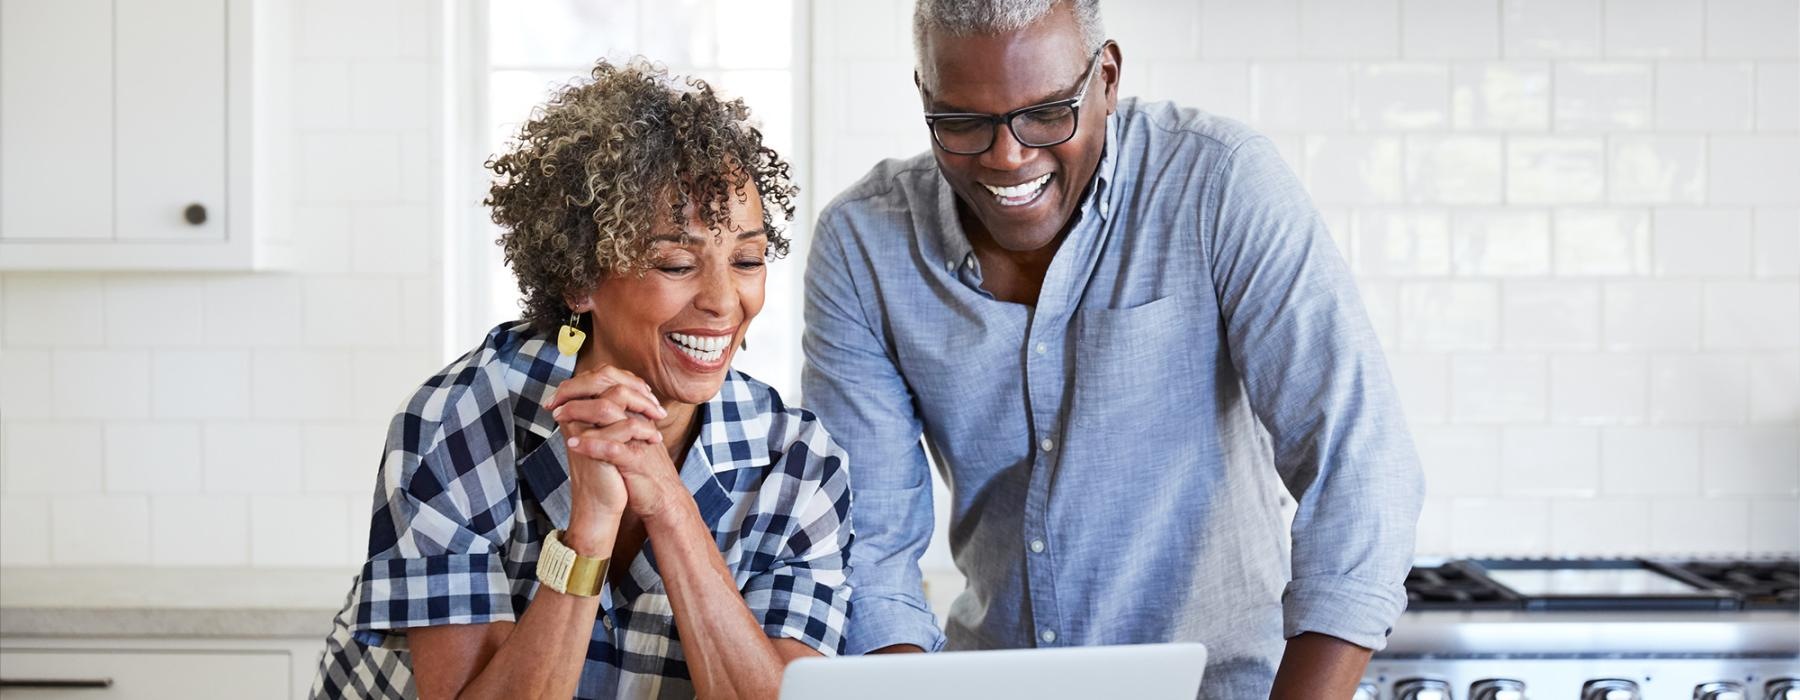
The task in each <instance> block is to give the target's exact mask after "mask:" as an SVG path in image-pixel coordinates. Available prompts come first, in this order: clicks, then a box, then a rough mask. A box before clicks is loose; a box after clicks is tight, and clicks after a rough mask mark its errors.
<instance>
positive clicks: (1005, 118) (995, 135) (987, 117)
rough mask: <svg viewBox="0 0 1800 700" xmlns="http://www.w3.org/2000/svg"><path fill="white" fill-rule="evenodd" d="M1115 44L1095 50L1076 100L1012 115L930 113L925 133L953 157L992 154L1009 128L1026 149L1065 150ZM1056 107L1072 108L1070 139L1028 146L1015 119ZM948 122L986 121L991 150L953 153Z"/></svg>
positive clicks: (1078, 128)
mask: <svg viewBox="0 0 1800 700" xmlns="http://www.w3.org/2000/svg"><path fill="white" fill-rule="evenodd" d="M1111 43H1112V41H1111V40H1108V41H1106V42H1105V43H1103V44H1101V45H1100V48H1098V49H1095V50H1094V56H1093V57H1092V58H1089V59H1088V67H1087V70H1086V71H1085V72H1083V73H1082V74H1081V88H1080V89H1079V90H1078V91H1077V92H1076V93H1075V96H1074V97H1069V98H1065V99H1061V100H1051V101H1049V102H1039V103H1037V104H1034V105H1027V106H1024V107H1020V108H1018V109H1015V110H1013V111H1011V112H1007V113H1005V114H983V113H981V112H926V113H925V130H926V131H929V132H931V142H932V143H935V144H937V147H938V148H942V149H944V152H945V153H952V154H955V155H959V156H978V155H981V154H983V153H987V152H988V151H991V150H993V149H994V143H995V142H998V141H999V140H1000V125H1001V124H1005V125H1006V130H1007V131H1009V132H1011V133H1012V136H1013V140H1014V141H1017V142H1019V145H1021V146H1024V147H1026V148H1051V147H1054V146H1061V145H1063V144H1065V143H1068V142H1069V141H1070V140H1071V139H1074V138H1075V134H1077V133H1080V131H1081V103H1082V101H1083V100H1086V99H1087V91H1088V87H1089V86H1090V85H1093V81H1094V68H1095V67H1097V66H1099V65H1100V55H1101V54H1103V53H1106V47H1107V45H1108V44H1111ZM921 91H922V90H921ZM1052 107H1068V108H1069V113H1070V115H1071V117H1072V118H1073V119H1074V120H1075V125H1074V126H1073V127H1071V128H1070V129H1069V135H1068V136H1064V137H1063V138H1062V140H1060V141H1054V142H1051V143H1044V144H1036V145H1033V144H1028V143H1025V140H1024V139H1021V138H1019V131H1018V130H1017V129H1014V128H1013V120H1014V119H1017V118H1018V117H1019V116H1021V115H1024V114H1029V113H1031V112H1035V111H1038V110H1040V109H1049V108H1052ZM944 119H980V120H982V121H985V122H987V125H988V144H987V147H986V148H983V149H981V150H979V151H972V152H967V153H965V152H962V151H955V150H951V149H950V147H948V146H945V145H944V141H943V139H940V138H938V133H937V123H938V122H939V121H940V120H944Z"/></svg>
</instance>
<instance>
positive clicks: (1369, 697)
mask: <svg viewBox="0 0 1800 700" xmlns="http://www.w3.org/2000/svg"><path fill="white" fill-rule="evenodd" d="M1351 700H1381V686H1378V685H1375V684H1374V683H1370V682H1367V681H1364V682H1362V683H1358V684H1356V694H1355V695H1353V696H1351Z"/></svg>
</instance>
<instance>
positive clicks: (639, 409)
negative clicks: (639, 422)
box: [551, 385, 663, 425]
mask: <svg viewBox="0 0 1800 700" xmlns="http://www.w3.org/2000/svg"><path fill="white" fill-rule="evenodd" d="M634 413H635V414H639V415H643V416H649V417H659V416H661V415H663V413H662V406H659V405H657V404H656V403H654V402H652V401H651V400H649V399H647V398H645V397H644V396H643V394H642V393H640V392H638V391H636V390H634V389H632V388H630V387H627V386H624V385H620V386H615V387H613V388H611V389H607V390H606V392H605V393H602V394H601V395H600V396H599V397H597V398H592V399H576V400H571V401H565V402H563V404H562V405H561V406H557V407H556V409H555V410H553V411H551V415H552V416H554V417H555V418H556V421H557V422H558V423H569V422H582V423H591V424H593V425H611V424H613V423H617V422H619V421H621V420H624V419H625V418H626V417H627V416H629V415H631V414H634Z"/></svg>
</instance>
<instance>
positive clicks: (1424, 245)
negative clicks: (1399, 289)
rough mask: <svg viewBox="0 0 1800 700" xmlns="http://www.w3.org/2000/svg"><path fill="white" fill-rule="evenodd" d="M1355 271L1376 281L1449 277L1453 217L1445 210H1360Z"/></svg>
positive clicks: (1355, 220)
mask: <svg viewBox="0 0 1800 700" xmlns="http://www.w3.org/2000/svg"><path fill="white" fill-rule="evenodd" d="M1351 221H1352V222H1353V223H1352V226H1353V227H1354V231H1355V241H1356V243H1355V246H1354V250H1355V253H1356V271H1357V273H1358V274H1360V275H1364V276H1373V277H1423V276H1435V275H1448V274H1450V215H1449V213H1448V212H1445V211H1444V210H1442V209H1358V210H1356V213H1355V214H1354V215H1352V218H1351Z"/></svg>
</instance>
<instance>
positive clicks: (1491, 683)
mask: <svg viewBox="0 0 1800 700" xmlns="http://www.w3.org/2000/svg"><path fill="white" fill-rule="evenodd" d="M1469 700H1525V684H1524V683H1522V682H1519V681H1515V680H1513V679H1511V678H1486V679H1482V680H1479V681H1475V682H1474V683H1472V684H1470V685H1469Z"/></svg>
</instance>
